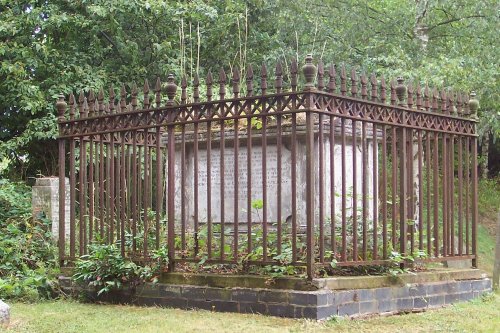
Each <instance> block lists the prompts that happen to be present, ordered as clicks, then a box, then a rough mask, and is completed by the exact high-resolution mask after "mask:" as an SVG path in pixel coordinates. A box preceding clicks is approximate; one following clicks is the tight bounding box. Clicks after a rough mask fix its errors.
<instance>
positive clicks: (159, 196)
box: [155, 127, 197, 250]
mask: <svg viewBox="0 0 500 333" xmlns="http://www.w3.org/2000/svg"><path fill="white" fill-rule="evenodd" d="M160 144H161V130H160V127H157V128H156V195H155V196H156V198H155V199H156V226H155V231H156V249H157V250H158V249H159V248H160V219H161V212H162V210H163V209H162V206H163V194H162V193H163V191H162V190H163V187H162V170H161V169H162V168H161V166H162V154H161V145H160ZM196 184H197V183H196Z"/></svg>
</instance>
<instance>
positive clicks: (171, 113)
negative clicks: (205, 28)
mask: <svg viewBox="0 0 500 333" xmlns="http://www.w3.org/2000/svg"><path fill="white" fill-rule="evenodd" d="M166 92H167V97H168V101H167V106H174V105H175V101H174V98H175V94H176V92H177V85H176V84H175V81H174V76H173V74H169V75H168V78H167V87H166ZM174 121H175V110H173V109H170V110H168V125H167V161H168V169H167V190H168V196H167V237H168V239H167V249H168V270H169V272H173V271H174V269H175V194H174V193H175V133H174V132H175V123H174Z"/></svg>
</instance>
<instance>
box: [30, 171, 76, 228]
mask: <svg viewBox="0 0 500 333" xmlns="http://www.w3.org/2000/svg"><path fill="white" fill-rule="evenodd" d="M65 187H66V190H65V196H66V200H65V211H66V213H65V221H64V222H65V234H66V235H69V225H70V223H69V179H68V178H65ZM31 202H32V212H33V217H35V218H37V217H42V216H45V217H46V218H47V219H49V220H50V221H52V235H53V236H54V238H58V237H59V178H57V177H47V178H38V179H37V180H36V182H35V185H34V186H33V188H32V200H31Z"/></svg>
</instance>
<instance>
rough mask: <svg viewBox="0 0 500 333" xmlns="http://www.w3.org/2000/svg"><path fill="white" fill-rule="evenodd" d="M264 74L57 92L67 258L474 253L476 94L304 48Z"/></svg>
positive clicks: (359, 257)
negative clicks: (393, 76) (98, 253)
mask: <svg viewBox="0 0 500 333" xmlns="http://www.w3.org/2000/svg"><path fill="white" fill-rule="evenodd" d="M259 72H260V75H259V76H257V75H255V74H254V69H253V67H252V66H251V65H247V66H246V68H245V69H244V70H240V69H239V68H236V67H233V68H232V70H231V74H230V77H229V75H227V74H226V72H225V71H224V69H221V70H220V72H219V73H218V77H217V78H215V77H214V76H213V75H212V73H211V72H208V74H207V76H206V78H205V79H204V80H201V79H200V78H199V77H198V75H197V74H195V75H194V77H193V78H192V82H191V85H189V83H188V80H187V78H186V77H185V76H184V77H182V78H181V79H180V87H179V86H178V84H177V83H176V80H175V78H174V76H173V75H169V76H168V77H167V80H166V82H165V83H162V82H161V80H160V78H158V79H157V80H156V83H155V85H154V88H153V89H151V88H150V85H149V82H148V81H147V80H146V81H145V83H144V86H143V88H142V91H139V89H138V87H137V86H136V85H135V84H133V86H132V88H131V90H130V91H129V92H127V90H126V88H125V86H124V85H122V86H121V89H120V92H119V95H118V96H117V95H116V92H115V89H114V88H113V87H111V88H110V89H109V92H108V93H107V94H106V93H105V92H104V90H103V89H100V90H99V91H98V92H97V95H96V93H95V92H94V91H92V90H90V91H89V92H88V94H84V93H83V92H80V94H79V96H78V98H76V97H75V96H74V95H73V94H70V95H69V99H68V103H66V101H65V98H64V96H60V98H59V100H58V102H57V105H56V106H57V110H58V117H59V118H58V119H59V148H60V155H59V159H60V170H59V171H60V177H61V182H60V191H59V196H60V202H62V203H67V204H68V205H69V210H68V211H67V209H66V208H65V205H60V213H59V223H60V226H59V238H60V243H59V244H60V247H59V251H60V260H61V263H62V264H71V263H72V262H73V261H74V260H75V258H76V257H77V255H82V254H85V253H86V252H87V251H88V249H87V248H88V245H89V244H92V243H93V242H97V241H106V242H109V243H112V242H117V244H118V245H119V246H120V248H121V250H122V254H123V255H128V256H130V257H133V258H134V259H136V260H148V258H150V256H151V251H155V250H158V249H160V248H162V247H163V246H165V247H166V248H167V251H168V256H169V262H170V269H171V270H173V269H174V268H175V264H176V263H185V262H191V261H200V260H202V259H203V261H204V262H218V263H223V264H234V263H237V262H240V261H245V262H248V263H249V264H258V265H266V264H273V265H277V264H279V265H292V266H305V267H307V273H308V276H309V277H312V276H314V272H315V270H317V269H318V267H323V268H324V267H328V266H329V265H330V266H331V263H332V262H336V263H337V264H338V265H360V264H377V263H384V262H386V261H388V260H390V256H391V253H392V252H394V251H399V252H401V253H404V254H409V255H410V254H411V255H417V254H418V255H420V256H422V257H424V254H425V260H451V259H464V258H466V259H473V261H474V264H475V260H476V255H477V251H476V250H477V244H476V223H477V137H476V133H475V125H476V122H477V109H478V105H479V104H478V101H477V100H476V99H475V94H474V93H471V94H470V97H469V96H468V95H466V94H465V93H463V92H456V91H452V90H450V89H442V90H441V91H440V92H439V91H438V90H437V89H436V88H429V87H428V86H427V85H425V86H424V87H422V86H421V85H420V83H416V84H413V83H409V84H405V83H404V80H403V79H402V78H397V80H391V81H390V82H389V83H388V84H387V83H386V81H385V79H384V78H383V77H382V78H380V79H377V78H376V76H375V75H373V74H372V75H371V76H369V77H368V76H367V75H365V74H364V73H362V74H361V75H359V74H358V73H357V72H356V70H355V68H354V67H353V68H352V70H351V71H350V75H348V74H347V71H346V68H345V66H341V67H340V68H338V67H337V66H335V65H334V64H331V65H328V66H325V65H324V64H323V62H322V61H321V60H320V61H319V62H318V63H317V65H315V64H314V63H313V59H312V57H311V56H307V58H306V61H305V64H304V65H303V66H302V68H301V72H302V75H299V66H298V64H297V62H296V60H292V61H291V62H290V64H289V66H283V65H282V63H281V62H278V63H277V64H276V66H275V68H274V70H273V71H269V70H268V68H267V67H266V65H262V66H261V68H260V70H259ZM269 72H273V75H270V73H269ZM214 95H215V96H214ZM256 152H258V154H257V153H256ZM255 154H257V155H258V156H257V157H256V158H253V156H255ZM256 160H257V161H256ZM66 165H69V167H68V168H67V167H66ZM66 176H68V177H69V180H70V186H69V189H66V188H65V186H64V177H66ZM256 216H258V217H256ZM67 243H68V244H67ZM422 259H423V258H422Z"/></svg>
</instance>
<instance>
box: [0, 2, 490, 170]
mask: <svg viewBox="0 0 500 333" xmlns="http://www.w3.org/2000/svg"><path fill="white" fill-rule="evenodd" d="M499 8H500V5H499V3H498V1H495V0H478V1H472V0H414V1H402V0H378V1H362V0H344V1H334V0H313V1H300V0H267V1H265V0H232V1H229V0H227V1H219V0H217V1H215V0H212V1H211V0H206V1H201V0H192V1H157V0H149V1H143V0H133V1H130V0H113V1H108V0H106V1H104V0H101V1H87V0H77V1H67V0H66V1H63V0H44V1H7V0H0V59H1V66H0V96H1V99H0V160H1V159H2V158H5V157H8V159H9V161H10V164H9V168H8V169H7V173H8V176H9V177H11V178H13V177H14V178H23V179H25V178H26V177H28V176H33V175H36V174H38V173H42V174H45V175H53V174H55V173H56V160H57V159H56V156H57V155H56V145H55V141H54V138H55V136H56V135H57V127H56V119H55V115H54V113H55V112H54V111H55V110H54V102H55V99H56V96H57V94H59V93H61V92H63V93H65V94H67V93H69V92H70V91H72V90H73V91H79V90H80V89H85V90H88V89H90V88H94V89H95V88H100V87H101V86H105V85H108V84H110V83H115V86H116V84H117V83H118V82H124V83H126V84H127V85H130V84H131V83H132V81H137V82H142V81H143V80H144V79H145V78H149V79H150V80H151V79H154V77H155V76H156V75H160V76H161V77H162V78H163V79H164V78H165V77H166V74H167V73H169V72H173V73H175V74H176V75H177V77H179V75H180V74H183V73H186V74H187V75H188V76H189V77H192V74H193V72H195V71H196V70H197V69H199V72H200V74H201V75H202V76H204V75H205V74H206V73H207V71H208V69H213V70H215V71H216V70H218V68H219V67H220V66H224V67H225V68H226V69H228V68H230V67H232V66H239V67H244V64H245V63H248V62H250V63H254V64H259V63H261V62H262V61H265V62H267V63H269V64H271V63H274V62H275V61H276V60H277V59H281V60H282V61H283V60H286V61H287V62H289V60H290V59H291V58H292V57H298V58H299V60H300V61H302V60H303V58H304V56H305V54H306V53H313V55H314V56H315V58H316V59H318V58H320V57H323V58H324V60H325V62H327V63H330V62H332V61H333V62H335V63H336V64H339V63H342V62H345V63H347V64H350V65H354V66H358V67H359V68H360V69H361V70H364V71H366V72H368V73H370V72H375V73H376V74H377V75H378V76H380V75H384V76H385V77H386V78H393V77H395V76H396V75H403V76H405V77H406V78H407V79H408V80H414V81H416V80H418V81H420V82H424V81H428V82H429V83H430V84H431V85H433V86H452V87H455V88H456V89H460V90H464V91H470V90H473V89H474V90H476V91H478V95H479V98H480V101H481V110H480V112H481V115H480V116H481V124H480V128H479V131H480V134H481V135H482V136H484V137H486V138H487V137H492V138H496V137H498V135H499V131H500V121H499V119H500V113H499V112H500V111H499V104H500V102H499V99H498V91H499V82H498V63H499V61H498V39H497V35H498V30H499V28H500V26H499V22H500V21H499V20H498V13H499ZM198 30H199V34H198V33H197V32H198ZM198 37H199V43H198ZM198 45H199V50H200V53H199V67H198V52H197V50H198Z"/></svg>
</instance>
